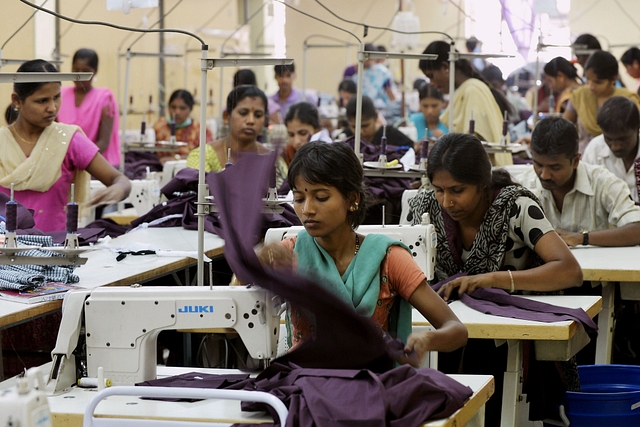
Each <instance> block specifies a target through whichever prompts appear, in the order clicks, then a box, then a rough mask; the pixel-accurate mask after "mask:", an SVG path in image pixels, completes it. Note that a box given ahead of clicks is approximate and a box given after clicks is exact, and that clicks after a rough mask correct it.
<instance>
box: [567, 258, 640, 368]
mask: <svg viewBox="0 0 640 427" xmlns="http://www.w3.org/2000/svg"><path fill="white" fill-rule="evenodd" d="M571 253H572V254H573V256H575V257H576V260H577V261H578V263H579V264H580V267H581V268H582V274H583V279H584V280H590V281H592V282H595V283H598V282H599V283H600V284H602V312H601V313H600V315H599V316H598V328H599V330H600V334H598V341H597V343H596V363H598V364H603V363H611V353H612V350H613V325H614V313H615V307H614V299H615V288H616V283H618V284H619V285H618V286H619V287H620V295H621V297H622V299H625V300H636V301H637V300H640V285H638V283H640V246H626V247H616V248H605V247H598V246H584V247H583V246H578V247H576V248H571Z"/></svg>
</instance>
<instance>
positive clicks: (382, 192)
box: [334, 137, 414, 217]
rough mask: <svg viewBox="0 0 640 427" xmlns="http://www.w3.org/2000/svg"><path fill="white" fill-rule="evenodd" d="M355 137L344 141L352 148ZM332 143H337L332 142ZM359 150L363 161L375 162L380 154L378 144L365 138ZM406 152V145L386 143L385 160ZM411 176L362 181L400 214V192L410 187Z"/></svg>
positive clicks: (371, 178)
mask: <svg viewBox="0 0 640 427" xmlns="http://www.w3.org/2000/svg"><path fill="white" fill-rule="evenodd" d="M354 142H355V137H349V138H347V139H345V140H344V143H346V144H349V146H350V147H351V148H354ZM334 144H337V142H336V143H334ZM360 152H361V153H362V157H363V160H364V161H365V162H377V161H378V157H379V156H380V154H381V153H380V146H379V145H378V146H376V145H373V144H371V143H369V142H367V141H365V140H361V141H360ZM406 152H407V148H406V147H396V146H394V145H387V153H386V154H387V160H389V161H392V160H398V161H400V159H401V158H402V156H404V155H405V153H406ZM413 181H414V180H413V178H383V177H365V178H364V182H365V183H366V184H367V187H368V188H369V191H370V192H371V194H372V195H373V196H374V197H376V198H378V199H383V200H387V201H389V202H390V203H391V204H392V205H393V209H394V212H397V213H398V217H399V216H400V211H401V210H402V209H401V207H402V206H401V205H402V193H403V192H404V190H408V189H410V188H411V183H412V182H413Z"/></svg>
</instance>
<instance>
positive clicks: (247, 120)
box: [187, 85, 269, 172]
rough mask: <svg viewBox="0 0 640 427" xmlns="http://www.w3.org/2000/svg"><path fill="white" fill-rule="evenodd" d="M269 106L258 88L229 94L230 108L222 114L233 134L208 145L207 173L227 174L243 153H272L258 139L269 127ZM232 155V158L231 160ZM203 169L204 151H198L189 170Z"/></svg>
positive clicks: (247, 87) (193, 153)
mask: <svg viewBox="0 0 640 427" xmlns="http://www.w3.org/2000/svg"><path fill="white" fill-rule="evenodd" d="M267 105H268V102H267V96H266V95H265V94H264V92H263V91H262V90H260V89H259V88H258V87H256V86H251V85H241V86H237V87H235V88H233V90H231V92H229V95H228V96H227V108H226V110H225V111H224V112H223V113H222V118H223V119H224V122H225V124H227V125H228V127H229V134H228V135H227V136H225V137H224V138H221V139H218V140H216V141H213V142H211V143H207V146H206V157H205V171H206V172H211V171H213V172H219V171H221V170H223V169H224V165H225V163H228V162H231V163H234V162H235V161H236V159H237V157H238V156H240V155H241V154H242V153H243V152H251V151H253V152H258V153H268V152H269V151H268V149H267V148H266V147H265V146H264V145H262V144H260V143H259V142H258V135H260V132H262V129H263V128H264V127H265V126H266V124H267V115H268V111H267ZM229 154H230V155H231V157H229V158H227V156H228V155H229ZM199 166H200V148H196V149H194V150H192V151H191V152H190V153H189V156H188V157H187V167H190V168H194V169H198V168H199Z"/></svg>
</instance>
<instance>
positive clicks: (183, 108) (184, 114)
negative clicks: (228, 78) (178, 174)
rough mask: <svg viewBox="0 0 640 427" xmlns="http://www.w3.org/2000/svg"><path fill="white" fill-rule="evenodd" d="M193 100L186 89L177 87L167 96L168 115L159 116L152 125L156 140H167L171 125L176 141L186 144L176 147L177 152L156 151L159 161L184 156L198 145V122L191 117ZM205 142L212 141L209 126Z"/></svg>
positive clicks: (162, 161) (169, 136)
mask: <svg viewBox="0 0 640 427" xmlns="http://www.w3.org/2000/svg"><path fill="white" fill-rule="evenodd" d="M194 104H195V101H194V99H193V95H191V93H190V92H189V91H187V90H184V89H178V90H176V91H174V92H173V93H172V94H171V96H170V97H169V117H160V118H159V119H158V121H156V122H155V123H154V125H153V130H154V131H155V132H156V141H169V140H170V138H171V127H172V125H173V126H175V133H176V135H175V136H176V141H178V142H184V143H186V144H187V145H186V146H181V147H178V152H177V153H175V152H158V153H157V154H158V158H159V159H160V162H161V163H163V164H164V162H166V161H167V160H176V159H178V158H182V159H184V158H186V157H187V155H188V154H189V153H190V152H191V150H193V149H195V148H197V147H199V146H200V122H199V121H198V120H195V119H192V118H191V112H192V110H193V105H194ZM206 139H207V142H208V143H209V142H212V141H213V136H212V135H211V131H210V130H209V128H207V129H206Z"/></svg>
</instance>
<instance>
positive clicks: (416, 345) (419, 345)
mask: <svg viewBox="0 0 640 427" xmlns="http://www.w3.org/2000/svg"><path fill="white" fill-rule="evenodd" d="M433 333H434V331H424V332H419V333H413V334H411V335H409V338H407V344H406V345H405V347H404V353H405V354H406V355H407V360H406V362H405V363H409V364H410V365H412V366H415V367H418V366H419V363H420V361H421V360H422V356H424V354H425V353H427V352H429V351H432V350H434V348H433V346H432V345H431V336H432V334H433ZM414 352H415V355H417V358H416V357H415V355H414V354H413V353H414ZM416 360H417V361H416ZM401 363H402V362H401Z"/></svg>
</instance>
